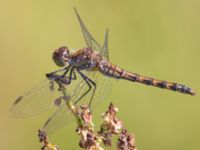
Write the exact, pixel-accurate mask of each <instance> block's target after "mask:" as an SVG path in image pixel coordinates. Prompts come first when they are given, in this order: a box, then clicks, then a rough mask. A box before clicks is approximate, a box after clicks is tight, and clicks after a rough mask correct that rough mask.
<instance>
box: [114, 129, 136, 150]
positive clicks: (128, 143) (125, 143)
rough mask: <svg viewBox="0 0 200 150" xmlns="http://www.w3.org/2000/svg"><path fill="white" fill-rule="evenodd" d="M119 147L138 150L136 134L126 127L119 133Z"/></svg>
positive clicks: (122, 149)
mask: <svg viewBox="0 0 200 150" xmlns="http://www.w3.org/2000/svg"><path fill="white" fill-rule="evenodd" d="M117 148H118V150H137V149H136V146H135V138H134V136H133V135H130V134H128V132H127V130H126V129H122V131H121V133H120V135H119V138H118V142H117Z"/></svg>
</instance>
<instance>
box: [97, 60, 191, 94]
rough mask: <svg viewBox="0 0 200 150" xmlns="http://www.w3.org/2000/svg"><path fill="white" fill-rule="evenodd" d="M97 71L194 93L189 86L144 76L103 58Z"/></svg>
mask: <svg viewBox="0 0 200 150" xmlns="http://www.w3.org/2000/svg"><path fill="white" fill-rule="evenodd" d="M99 71H100V72H101V73H103V74H105V75H107V76H110V77H114V78H118V79H125V80H129V81H133V82H139V83H142V84H146V85H151V86H155V87H159V88H163V89H169V90H172V91H177V92H180V93H184V94H190V95H195V92H194V91H193V90H192V89H191V88H189V87H187V86H185V85H183V84H178V83H172V82H167V81H162V80H157V79H153V78H150V77H145V76H142V75H139V74H136V73H131V72H129V71H126V70H124V69H122V68H120V67H118V66H116V65H113V64H111V63H109V62H107V61H105V60H102V61H101V62H100V63H99Z"/></svg>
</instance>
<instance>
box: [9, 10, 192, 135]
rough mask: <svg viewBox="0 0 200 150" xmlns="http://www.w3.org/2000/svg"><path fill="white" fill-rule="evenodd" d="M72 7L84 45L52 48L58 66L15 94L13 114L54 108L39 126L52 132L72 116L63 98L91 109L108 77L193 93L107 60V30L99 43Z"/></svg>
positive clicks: (108, 85)
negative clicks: (73, 49) (61, 88)
mask: <svg viewBox="0 0 200 150" xmlns="http://www.w3.org/2000/svg"><path fill="white" fill-rule="evenodd" d="M74 10H75V14H76V16H77V18H78V21H79V24H80V26H81V30H82V33H83V37H84V40H85V42H86V45H87V46H86V47H85V48H81V49H78V50H76V51H70V50H69V49H68V47H66V46H62V47H60V48H58V49H56V50H55V51H54V52H53V56H52V58H53V61H54V62H55V64H56V65H57V66H59V67H61V69H59V70H56V71H54V72H51V73H47V74H46V77H47V78H46V79H45V80H44V81H42V82H40V83H39V84H37V85H36V86H34V87H33V88H31V89H30V90H28V91H27V92H25V93H24V94H22V95H21V96H19V97H18V98H17V99H16V100H15V101H14V103H13V105H12V107H11V114H12V116H13V117H16V118H18V117H28V116H32V115H35V114H39V113H41V112H43V111H45V110H49V109H51V108H55V109H56V111H55V112H54V113H53V114H52V115H51V116H50V117H49V119H48V120H47V121H46V123H45V124H44V125H43V129H44V130H45V131H46V132H47V133H48V134H49V133H52V132H54V131H55V130H56V129H58V128H61V127H63V126H65V125H67V124H68V123H69V122H71V121H72V120H73V117H72V116H73V115H72V114H71V112H70V111H69V110H68V109H67V106H66V102H67V101H71V102H73V103H74V104H75V105H82V104H87V105H88V106H89V107H90V108H94V107H95V106H97V105H98V104H99V102H101V101H103V100H104V99H106V98H107V96H108V95H109V93H110V92H111V82H110V81H111V80H110V78H115V79H124V80H128V81H131V82H137V83H142V84H145V85H149V86H154V87H158V88H162V89H168V90H172V91H176V92H180V93H183V94H189V95H195V91H194V90H192V89H191V88H190V87H188V86H185V85H183V84H179V83H174V82H167V81H164V80H157V79H154V78H151V77H146V76H142V75H139V74H136V73H132V72H130V71H127V70H125V69H123V68H121V67H119V66H117V65H115V64H113V63H111V62H110V59H109V51H108V29H107V30H106V33H105V38H104V43H103V45H102V46H101V45H100V44H99V43H98V42H97V41H96V40H95V39H94V38H93V36H92V35H91V34H90V32H89V31H88V29H87V27H86V26H85V24H84V22H83V21H82V19H81V17H80V15H79V13H78V11H77V9H76V8H74ZM61 84H62V86H64V87H65V90H66V91H67V92H66V93H68V98H67V99H66V98H65V100H63V96H62V94H61V92H60V90H59V88H60V85H61Z"/></svg>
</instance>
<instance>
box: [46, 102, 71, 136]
mask: <svg viewBox="0 0 200 150" xmlns="http://www.w3.org/2000/svg"><path fill="white" fill-rule="evenodd" d="M73 119H74V116H73V114H72V113H71V112H70V110H69V109H68V107H67V105H66V104H63V105H62V106H60V107H59V108H58V109H57V111H56V112H55V113H54V114H53V115H52V116H51V117H49V119H48V120H47V121H46V123H45V124H44V125H43V129H44V130H45V132H46V133H47V134H48V135H49V134H51V133H53V132H54V131H56V130H57V129H59V128H62V127H64V126H65V125H67V124H69V123H71V122H72V121H73Z"/></svg>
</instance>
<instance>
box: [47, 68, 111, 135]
mask: <svg viewBox="0 0 200 150" xmlns="http://www.w3.org/2000/svg"><path fill="white" fill-rule="evenodd" d="M83 73H84V74H85V75H86V76H87V77H89V78H90V79H92V80H93V81H94V82H95V83H96V85H97V87H96V92H95V94H94V97H93V99H92V104H91V108H95V107H96V106H98V105H99V104H100V102H102V101H103V100H105V98H106V97H107V96H108V95H109V93H110V90H111V84H110V82H111V81H110V80H109V79H108V78H107V77H104V76H103V75H102V74H100V73H99V72H96V71H94V72H87V71H84V72H83ZM65 88H66V90H67V92H68V94H69V100H70V101H71V102H73V103H74V102H76V101H77V99H78V98H79V97H80V96H81V95H83V94H84V93H85V92H86V91H87V89H88V85H87V84H86V82H85V81H84V80H83V79H82V78H81V76H80V75H78V74H77V79H76V80H74V81H72V82H71V84H70V85H67V86H66V87H65ZM93 89H94V88H92V90H93ZM92 90H91V91H90V92H89V93H88V94H87V95H86V96H84V97H83V99H81V100H80V102H78V103H77V105H78V106H80V105H88V104H89V101H90V98H91V96H92ZM73 119H74V117H73V114H72V113H71V112H70V111H69V109H68V108H67V105H66V104H64V105H62V106H61V107H59V108H58V110H57V111H56V112H55V113H54V114H53V115H52V116H51V117H50V118H49V119H48V121H47V122H46V123H45V124H44V126H43V129H44V130H45V131H46V132H47V133H48V134H51V133H53V132H54V131H56V130H57V129H59V128H61V127H64V126H65V125H67V124H69V123H71V122H72V121H73Z"/></svg>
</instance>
